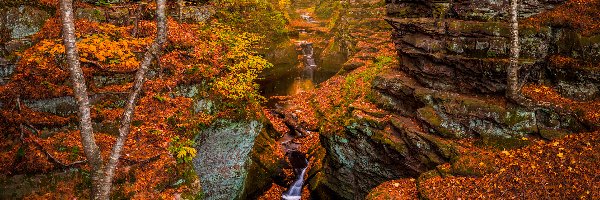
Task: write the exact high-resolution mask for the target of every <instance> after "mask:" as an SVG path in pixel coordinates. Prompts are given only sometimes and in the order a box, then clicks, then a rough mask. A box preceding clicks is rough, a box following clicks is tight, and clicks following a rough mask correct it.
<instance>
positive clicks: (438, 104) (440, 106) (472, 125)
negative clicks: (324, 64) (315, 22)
mask: <svg viewBox="0 0 600 200" xmlns="http://www.w3.org/2000/svg"><path fill="white" fill-rule="evenodd" d="M521 3H522V4H521V6H520V9H519V13H520V15H519V16H520V21H522V22H524V21H526V20H528V19H529V18H533V17H535V16H536V15H537V14H538V13H541V12H545V11H548V10H550V9H552V8H553V7H555V6H556V5H557V4H558V3H561V2H559V1H525V2H521ZM507 11H508V1H476V2H471V1H469V2H463V1H387V15H388V17H387V18H386V20H387V21H388V22H389V23H390V24H391V25H392V27H394V33H393V40H394V43H395V45H396V49H397V50H398V56H399V57H400V60H401V65H400V67H399V68H398V69H395V70H393V71H392V72H390V74H397V77H394V76H393V75H389V74H388V75H386V76H381V77H380V78H379V79H378V81H376V84H375V85H376V86H375V87H376V89H377V90H379V91H380V96H379V97H380V98H379V101H378V102H379V104H380V105H384V106H387V107H389V108H392V109H394V110H397V111H398V112H400V113H403V114H404V115H408V116H414V117H416V118H419V119H420V121H422V122H424V123H425V124H426V126H427V127H430V128H431V129H432V130H434V131H435V132H437V133H439V134H441V135H444V136H450V137H455V138H463V137H474V136H483V137H485V136H487V135H495V136H502V137H510V136H518V135H522V134H525V133H539V132H543V131H544V130H546V129H553V130H557V129H567V130H568V131H569V132H578V131H581V130H583V129H585V127H587V128H592V127H593V123H592V122H591V121H593V120H594V119H583V120H582V119H575V118H574V117H572V116H569V115H568V114H564V112H562V114H559V112H557V111H553V110H554V109H553V108H552V106H549V107H537V108H524V107H520V106H517V105H512V104H511V103H510V102H506V100H504V98H503V95H504V92H505V89H506V68H507V66H508V54H509V46H508V45H509V42H510V41H509V40H510V39H509V33H510V32H509V24H508V23H507V19H506V18H507V13H506V12H507ZM521 24H523V23H521ZM519 29H520V30H519V31H520V38H519V39H520V44H521V48H522V54H521V57H520V60H519V62H520V63H519V64H520V65H521V66H522V70H521V71H520V76H521V77H520V78H521V81H522V82H529V83H536V84H544V85H548V86H549V87H552V88H555V89H556V90H557V91H558V92H559V93H560V95H561V96H564V97H566V98H571V99H573V100H586V101H593V100H596V99H598V95H599V93H598V85H599V84H600V82H599V79H598V78H597V77H598V75H599V74H598V70H596V69H594V68H581V67H574V66H557V64H556V63H555V62H553V58H556V57H557V56H561V57H568V58H572V59H574V60H577V62H585V63H588V64H590V65H591V66H597V65H598V63H599V62H600V57H599V55H600V44H599V43H598V41H597V39H598V35H591V36H582V35H581V34H580V33H578V31H577V30H574V29H573V28H569V27H552V26H544V25H541V26H540V25H538V26H532V25H521V26H520V27H519ZM400 77H404V78H400ZM402 79H411V80H414V82H411V81H406V80H402ZM482 95H485V96H486V97H482ZM552 119H555V121H558V122H554V123H548V122H549V121H552ZM556 119H559V120H556Z"/></svg>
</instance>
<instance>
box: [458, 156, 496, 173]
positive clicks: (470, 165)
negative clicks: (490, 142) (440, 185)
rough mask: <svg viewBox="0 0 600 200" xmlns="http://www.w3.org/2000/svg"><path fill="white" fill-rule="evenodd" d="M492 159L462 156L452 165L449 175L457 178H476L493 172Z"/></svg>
mask: <svg viewBox="0 0 600 200" xmlns="http://www.w3.org/2000/svg"><path fill="white" fill-rule="evenodd" d="M494 169H495V165H494V162H493V159H492V158H490V157H487V156H482V155H463V156H460V157H459V158H458V159H456V160H455V162H453V163H452V166H451V168H450V173H452V174H454V175H458V176H477V177H481V176H483V175H485V174H488V173H491V172H494Z"/></svg>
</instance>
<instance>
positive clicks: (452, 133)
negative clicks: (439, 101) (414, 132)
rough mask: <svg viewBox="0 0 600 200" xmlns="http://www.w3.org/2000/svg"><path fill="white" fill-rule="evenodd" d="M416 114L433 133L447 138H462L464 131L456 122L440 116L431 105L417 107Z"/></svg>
mask: <svg viewBox="0 0 600 200" xmlns="http://www.w3.org/2000/svg"><path fill="white" fill-rule="evenodd" d="M417 116H418V117H419V118H420V119H421V120H423V121H424V122H425V123H427V124H428V125H429V126H430V127H431V128H432V129H433V131H434V132H435V133H438V134H440V135H441V136H443V137H447V138H464V137H465V133H464V130H462V126H461V125H460V124H458V123H454V122H452V121H449V120H448V119H445V118H443V117H442V116H440V114H439V113H437V112H436V110H435V109H434V108H433V107H432V106H428V107H424V108H419V109H418V110H417Z"/></svg>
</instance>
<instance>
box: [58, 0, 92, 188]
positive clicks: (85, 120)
mask: <svg viewBox="0 0 600 200" xmlns="http://www.w3.org/2000/svg"><path fill="white" fill-rule="evenodd" d="M60 9H61V17H62V22H63V23H62V31H63V43H64V45H65V52H66V54H67V63H68V65H69V71H70V74H71V82H72V84H73V95H74V96H75V99H76V100H77V105H78V111H79V112H78V115H79V130H80V131H81V144H82V145H83V151H84V152H85V155H86V157H87V160H88V161H89V164H90V166H91V167H92V197H97V194H98V192H99V188H100V187H101V185H100V184H101V183H102V176H103V161H102V156H101V155H100V148H98V145H96V140H95V139H94V130H93V129H92V118H91V115H90V100H89V97H88V93H87V88H86V84H85V78H84V76H83V71H82V70H81V67H80V63H79V52H78V50H77V46H76V45H75V40H76V38H75V24H74V22H73V21H74V18H73V2H72V0H61V2H60Z"/></svg>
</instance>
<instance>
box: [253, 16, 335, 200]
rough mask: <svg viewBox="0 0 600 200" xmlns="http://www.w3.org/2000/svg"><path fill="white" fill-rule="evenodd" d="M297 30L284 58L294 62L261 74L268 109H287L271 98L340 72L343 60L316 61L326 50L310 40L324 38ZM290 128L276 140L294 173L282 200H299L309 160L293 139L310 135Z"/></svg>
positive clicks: (311, 86) (309, 86) (309, 19)
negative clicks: (290, 50)
mask: <svg viewBox="0 0 600 200" xmlns="http://www.w3.org/2000/svg"><path fill="white" fill-rule="evenodd" d="M300 18H301V19H302V20H304V21H306V22H308V23H315V24H318V22H317V21H316V20H315V19H313V18H312V17H311V16H310V15H309V14H308V13H303V14H301V15H300ZM297 31H298V35H297V37H293V38H290V40H291V41H290V42H292V43H293V44H294V45H295V49H296V53H295V54H292V55H289V54H287V55H285V56H288V57H289V58H290V59H289V60H294V61H295V62H292V63H280V64H275V65H274V67H273V68H271V69H269V70H268V71H266V72H265V73H263V74H262V75H263V76H262V81H260V82H259V84H260V85H261V94H262V95H263V96H264V97H266V98H267V99H268V100H269V101H268V102H267V104H266V106H267V107H269V108H277V107H281V106H284V107H287V106H288V105H281V102H279V100H277V99H276V98H271V97H276V96H293V95H296V94H299V93H301V92H304V91H309V90H312V89H314V88H315V87H316V85H318V84H319V83H321V82H323V81H326V80H327V79H329V78H331V77H332V76H333V75H335V74H336V73H337V72H338V71H339V70H340V68H341V63H343V61H338V62H323V61H322V59H319V58H318V56H319V55H321V53H322V52H323V49H324V48H325V47H319V46H315V44H317V43H315V42H313V41H319V40H323V35H317V34H316V33H313V32H312V31H310V30H304V29H298V30H297ZM318 44H321V43H318ZM275 51H278V49H275ZM324 63H339V64H324ZM294 117H295V116H294ZM290 129H291V131H290V132H289V133H287V134H285V135H284V136H283V137H282V138H280V139H279V140H278V141H277V142H278V143H279V144H280V146H281V148H282V150H283V152H285V154H286V157H287V160H288V161H289V163H290V164H291V167H292V169H293V172H294V179H293V180H294V181H293V182H292V183H291V184H290V185H289V187H288V189H287V190H286V191H285V192H283V194H282V195H281V198H282V199H284V200H300V199H302V188H303V185H304V183H305V180H304V177H305V175H306V171H307V168H308V167H309V161H308V159H307V157H306V156H307V155H305V153H303V152H301V151H300V150H299V149H298V148H299V146H300V144H299V143H296V141H295V140H294V139H296V138H300V137H305V136H306V135H304V134H301V132H304V133H308V134H310V132H308V131H306V130H298V129H303V128H302V127H290Z"/></svg>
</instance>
